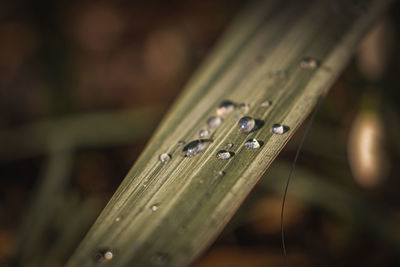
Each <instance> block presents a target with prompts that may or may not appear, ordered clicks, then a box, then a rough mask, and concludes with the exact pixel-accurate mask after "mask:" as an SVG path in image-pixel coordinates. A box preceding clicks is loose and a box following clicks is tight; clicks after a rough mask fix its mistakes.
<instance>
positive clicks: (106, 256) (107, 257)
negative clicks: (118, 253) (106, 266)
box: [104, 251, 114, 261]
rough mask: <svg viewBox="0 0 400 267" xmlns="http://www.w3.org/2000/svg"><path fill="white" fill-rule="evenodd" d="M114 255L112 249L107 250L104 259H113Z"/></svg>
mask: <svg viewBox="0 0 400 267" xmlns="http://www.w3.org/2000/svg"><path fill="white" fill-rule="evenodd" d="M113 256H114V254H113V253H112V251H106V252H105V253H104V259H105V260H107V261H109V260H112V258H113Z"/></svg>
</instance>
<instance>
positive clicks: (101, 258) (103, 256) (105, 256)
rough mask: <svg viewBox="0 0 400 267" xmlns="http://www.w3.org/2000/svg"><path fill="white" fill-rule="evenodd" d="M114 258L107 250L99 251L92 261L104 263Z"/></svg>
mask: <svg viewBox="0 0 400 267" xmlns="http://www.w3.org/2000/svg"><path fill="white" fill-rule="evenodd" d="M113 257H114V253H113V252H112V251H111V250H109V249H102V250H99V251H98V252H97V253H96V254H95V255H94V261H95V262H99V263H100V262H105V261H110V260H112V259H113Z"/></svg>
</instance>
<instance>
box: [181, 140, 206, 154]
mask: <svg viewBox="0 0 400 267" xmlns="http://www.w3.org/2000/svg"><path fill="white" fill-rule="evenodd" d="M211 143H212V140H209V139H199V140H194V141H192V142H190V143H188V144H187V145H186V146H185V147H184V148H183V150H182V153H183V156H184V157H193V156H195V155H197V154H199V153H200V152H202V151H204V150H205V149H206V148H207V147H208V146H209V145H210V144H211Z"/></svg>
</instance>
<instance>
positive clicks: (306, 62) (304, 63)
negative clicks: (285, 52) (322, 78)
mask: <svg viewBox="0 0 400 267" xmlns="http://www.w3.org/2000/svg"><path fill="white" fill-rule="evenodd" d="M318 67H319V61H318V60H316V59H313V58H310V57H306V58H303V59H302V60H301V61H300V68H302V69H306V70H314V69H316V68H318Z"/></svg>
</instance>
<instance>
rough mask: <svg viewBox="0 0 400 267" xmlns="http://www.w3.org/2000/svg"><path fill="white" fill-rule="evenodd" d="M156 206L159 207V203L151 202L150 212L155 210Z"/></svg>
mask: <svg viewBox="0 0 400 267" xmlns="http://www.w3.org/2000/svg"><path fill="white" fill-rule="evenodd" d="M158 207H159V204H153V205H151V207H150V210H151V211H152V212H155V211H157V210H158Z"/></svg>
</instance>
